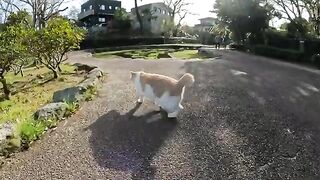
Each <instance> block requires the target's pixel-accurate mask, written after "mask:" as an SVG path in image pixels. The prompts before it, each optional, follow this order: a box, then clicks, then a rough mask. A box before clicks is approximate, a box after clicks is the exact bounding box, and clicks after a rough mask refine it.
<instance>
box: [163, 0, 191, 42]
mask: <svg viewBox="0 0 320 180" xmlns="http://www.w3.org/2000/svg"><path fill="white" fill-rule="evenodd" d="M164 4H166V5H167V6H168V7H169V8H170V20H171V22H173V24H174V22H175V19H176V17H177V16H178V23H177V25H176V26H175V27H174V29H173V36H176V35H177V33H178V30H179V28H180V27H181V22H182V20H184V19H185V18H186V16H187V15H188V14H192V13H191V12H190V11H188V10H187V7H188V6H189V5H191V3H188V2H186V1H185V0H164Z"/></svg>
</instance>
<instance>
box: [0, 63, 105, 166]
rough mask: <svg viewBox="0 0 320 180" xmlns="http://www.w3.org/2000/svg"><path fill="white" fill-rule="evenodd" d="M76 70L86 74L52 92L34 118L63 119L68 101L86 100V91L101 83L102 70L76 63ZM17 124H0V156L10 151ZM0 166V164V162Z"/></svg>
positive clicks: (78, 101) (95, 87)
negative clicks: (49, 100) (48, 99)
mask: <svg viewBox="0 0 320 180" xmlns="http://www.w3.org/2000/svg"><path fill="white" fill-rule="evenodd" d="M73 65H74V66H76V67H77V70H78V71H82V70H86V71H87V72H88V74H87V75H86V77H85V79H84V80H83V81H82V82H80V83H79V84H78V85H76V86H73V87H70V88H66V89H63V90H59V91H56V92H54V94H53V98H52V103H48V104H46V105H44V106H43V107H41V108H39V109H38V110H37V111H36V112H35V114H34V119H35V120H52V119H56V120H59V121H61V120H63V119H64V117H65V114H66V113H67V107H68V103H80V102H83V101H85V100H86V97H85V96H86V92H87V91H89V90H90V89H97V88H98V87H99V86H100V85H102V78H103V75H104V73H103V71H102V70H101V69H100V68H98V67H94V66H89V65H85V64H80V63H76V64H73ZM16 127H17V124H14V123H9V122H6V123H4V124H0V157H1V156H7V155H8V151H10V149H9V148H10V144H9V141H10V139H11V138H12V137H14V136H15V134H16ZM0 167H1V164H0Z"/></svg>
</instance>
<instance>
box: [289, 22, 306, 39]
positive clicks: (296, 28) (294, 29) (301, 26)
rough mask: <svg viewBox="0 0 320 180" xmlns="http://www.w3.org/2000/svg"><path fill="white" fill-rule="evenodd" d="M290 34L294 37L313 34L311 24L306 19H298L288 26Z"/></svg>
mask: <svg viewBox="0 0 320 180" xmlns="http://www.w3.org/2000/svg"><path fill="white" fill-rule="evenodd" d="M286 30H287V31H288V34H289V35H291V36H294V37H305V36H306V35H307V34H308V32H311V28H310V24H309V23H308V21H307V20H306V19H304V18H296V19H294V20H293V21H292V22H290V23H288V24H287V29H286Z"/></svg>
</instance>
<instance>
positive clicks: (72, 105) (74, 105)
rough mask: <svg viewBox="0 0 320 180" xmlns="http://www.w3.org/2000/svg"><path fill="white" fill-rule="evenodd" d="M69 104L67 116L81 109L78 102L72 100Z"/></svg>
mask: <svg viewBox="0 0 320 180" xmlns="http://www.w3.org/2000/svg"><path fill="white" fill-rule="evenodd" d="M67 104H68V106H67V110H66V113H65V117H71V116H72V115H73V114H74V113H76V111H77V110H78V109H79V107H80V105H79V103H77V102H70V103H67Z"/></svg>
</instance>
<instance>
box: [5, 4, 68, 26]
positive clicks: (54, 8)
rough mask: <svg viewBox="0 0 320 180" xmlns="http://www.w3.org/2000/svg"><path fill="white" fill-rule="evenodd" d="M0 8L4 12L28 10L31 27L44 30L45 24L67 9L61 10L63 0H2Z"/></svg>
mask: <svg viewBox="0 0 320 180" xmlns="http://www.w3.org/2000/svg"><path fill="white" fill-rule="evenodd" d="M1 2H2V7H11V8H2V10H3V11H6V12H9V13H11V12H15V11H21V10H22V9H21V7H23V8H25V9H30V10H31V14H32V25H33V27H37V28H39V29H41V28H44V27H45V25H46V23H47V22H48V21H49V20H50V19H51V18H53V17H55V16H57V15H59V13H60V12H63V11H65V10H67V9H68V8H63V9H61V8H60V7H61V5H62V4H63V3H64V2H65V0H2V1H1Z"/></svg>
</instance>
